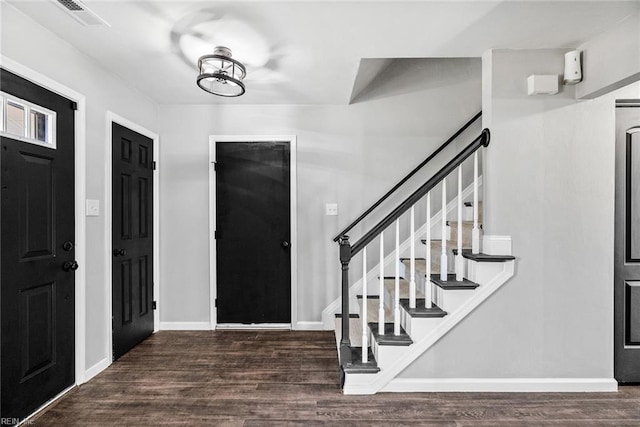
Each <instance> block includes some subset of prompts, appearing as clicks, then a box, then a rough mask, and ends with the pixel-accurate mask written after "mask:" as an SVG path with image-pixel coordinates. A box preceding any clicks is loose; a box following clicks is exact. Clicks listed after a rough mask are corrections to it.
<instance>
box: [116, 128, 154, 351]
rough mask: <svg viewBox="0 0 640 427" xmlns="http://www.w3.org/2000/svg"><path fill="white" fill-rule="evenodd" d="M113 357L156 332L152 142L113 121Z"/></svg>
mask: <svg viewBox="0 0 640 427" xmlns="http://www.w3.org/2000/svg"><path fill="white" fill-rule="evenodd" d="M111 126H112V131H111V137H112V147H111V148H112V149H111V153H112V163H111V165H112V187H111V189H112V197H111V200H112V213H111V218H112V235H111V243H112V245H111V246H112V250H111V254H110V255H111V256H112V260H111V266H112V276H111V277H112V289H111V291H112V293H111V295H112V299H111V301H112V307H111V311H112V319H113V325H112V326H113V333H112V337H113V358H114V360H115V359H118V358H119V357H120V356H122V355H123V354H125V353H126V352H128V351H129V350H131V349H132V348H133V347H135V346H136V345H137V344H139V343H140V342H142V341H143V340H144V339H145V338H147V337H148V336H149V335H151V334H152V333H153V331H154V313H153V310H154V305H155V303H154V286H153V276H154V274H153V272H154V264H155V262H154V259H155V257H154V192H153V189H154V176H153V175H154V174H153V170H154V166H155V162H154V160H153V159H154V144H153V142H154V141H153V139H152V138H149V137H147V136H145V135H142V134H140V133H138V132H135V131H133V130H131V129H129V128H127V127H125V126H123V125H120V124H118V123H115V122H112V124H111Z"/></svg>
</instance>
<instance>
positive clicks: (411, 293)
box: [409, 205, 416, 308]
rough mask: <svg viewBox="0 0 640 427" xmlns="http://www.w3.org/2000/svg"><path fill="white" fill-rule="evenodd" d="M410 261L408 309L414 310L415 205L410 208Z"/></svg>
mask: <svg viewBox="0 0 640 427" xmlns="http://www.w3.org/2000/svg"><path fill="white" fill-rule="evenodd" d="M410 222H411V233H410V239H411V253H410V255H409V256H410V257H411V261H409V263H410V267H409V268H410V270H411V271H410V273H409V274H410V282H409V307H410V308H416V236H415V222H416V218H415V205H414V206H411V221H410Z"/></svg>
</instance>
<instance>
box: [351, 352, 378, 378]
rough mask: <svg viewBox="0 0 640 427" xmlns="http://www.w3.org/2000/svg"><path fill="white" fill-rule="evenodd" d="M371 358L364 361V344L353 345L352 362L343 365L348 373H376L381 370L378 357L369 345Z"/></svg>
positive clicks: (369, 356)
mask: <svg viewBox="0 0 640 427" xmlns="http://www.w3.org/2000/svg"><path fill="white" fill-rule="evenodd" d="M367 351H368V356H367V359H368V360H369V361H368V362H367V363H362V346H360V347H354V346H351V362H350V363H348V364H346V365H343V366H342V369H343V370H344V372H345V373H347V374H375V373H377V372H380V368H379V367H378V363H377V362H376V358H375V357H374V355H373V352H372V351H371V348H370V347H367Z"/></svg>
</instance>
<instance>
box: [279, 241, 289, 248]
mask: <svg viewBox="0 0 640 427" xmlns="http://www.w3.org/2000/svg"><path fill="white" fill-rule="evenodd" d="M280 246H282V247H283V248H285V249H286V248H288V247H289V242H287V241H286V240H283V241H282V243H280Z"/></svg>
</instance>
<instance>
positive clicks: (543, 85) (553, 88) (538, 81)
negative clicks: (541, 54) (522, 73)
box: [527, 74, 558, 95]
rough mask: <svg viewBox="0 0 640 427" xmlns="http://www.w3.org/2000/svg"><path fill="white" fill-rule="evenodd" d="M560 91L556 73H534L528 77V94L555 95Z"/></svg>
mask: <svg viewBox="0 0 640 427" xmlns="http://www.w3.org/2000/svg"><path fill="white" fill-rule="evenodd" d="M556 93H558V76H557V75H556V74H532V75H530V76H529V77H527V95H555V94H556Z"/></svg>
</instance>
